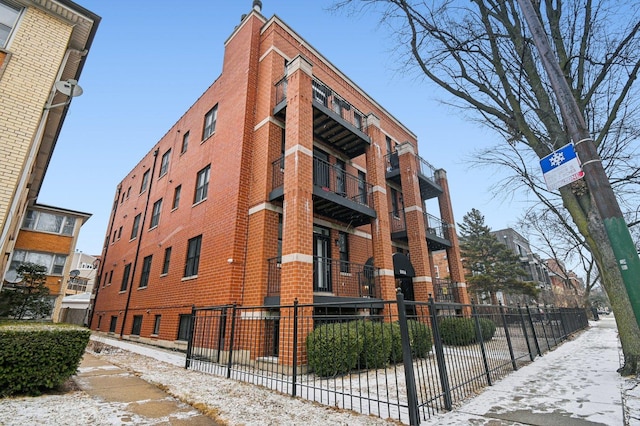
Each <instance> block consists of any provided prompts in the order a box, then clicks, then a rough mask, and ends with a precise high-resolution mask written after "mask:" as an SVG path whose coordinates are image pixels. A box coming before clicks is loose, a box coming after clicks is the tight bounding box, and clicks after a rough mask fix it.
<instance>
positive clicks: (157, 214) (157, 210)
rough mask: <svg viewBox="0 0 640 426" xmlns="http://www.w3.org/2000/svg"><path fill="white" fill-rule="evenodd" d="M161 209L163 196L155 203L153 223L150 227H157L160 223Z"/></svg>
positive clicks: (152, 214) (152, 216)
mask: <svg viewBox="0 0 640 426" xmlns="http://www.w3.org/2000/svg"><path fill="white" fill-rule="evenodd" d="M160 210H162V198H160V199H159V200H158V201H156V202H155V203H153V212H152V213H151V223H149V229H151V228H155V227H156V226H158V223H160Z"/></svg>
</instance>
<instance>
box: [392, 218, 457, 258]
mask: <svg viewBox="0 0 640 426" xmlns="http://www.w3.org/2000/svg"><path fill="white" fill-rule="evenodd" d="M424 227H425V231H426V237H427V247H428V248H429V250H431V251H436V250H443V249H447V248H449V247H451V241H450V240H449V224H448V223H445V222H443V221H442V220H440V218H437V217H435V216H433V215H431V214H429V213H426V212H424ZM389 228H390V229H391V239H392V240H401V241H407V240H408V237H407V224H406V221H405V215H404V211H398V212H391V213H389Z"/></svg>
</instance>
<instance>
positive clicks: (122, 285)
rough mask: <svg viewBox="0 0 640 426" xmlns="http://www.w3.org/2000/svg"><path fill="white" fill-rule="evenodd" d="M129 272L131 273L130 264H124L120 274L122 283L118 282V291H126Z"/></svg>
mask: <svg viewBox="0 0 640 426" xmlns="http://www.w3.org/2000/svg"><path fill="white" fill-rule="evenodd" d="M129 274H131V264H130V263H127V264H126V265H124V272H123V274H122V283H120V291H126V290H127V286H128V285H129Z"/></svg>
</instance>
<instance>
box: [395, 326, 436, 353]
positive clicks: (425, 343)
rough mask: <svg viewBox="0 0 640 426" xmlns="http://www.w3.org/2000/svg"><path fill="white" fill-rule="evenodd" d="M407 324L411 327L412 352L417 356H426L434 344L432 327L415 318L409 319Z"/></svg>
mask: <svg viewBox="0 0 640 426" xmlns="http://www.w3.org/2000/svg"><path fill="white" fill-rule="evenodd" d="M407 325H408V327H409V342H410V344H411V353H412V354H413V356H414V357H416V358H426V357H427V355H429V352H430V351H431V347H432V346H433V338H432V336H431V329H430V328H429V326H428V325H426V324H423V323H421V322H420V321H415V320H409V321H407ZM401 356H402V355H401Z"/></svg>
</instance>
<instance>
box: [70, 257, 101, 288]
mask: <svg viewBox="0 0 640 426" xmlns="http://www.w3.org/2000/svg"><path fill="white" fill-rule="evenodd" d="M98 265H99V257H96V256H92V255H90V254H86V253H83V252H81V251H76V252H75V253H73V257H72V259H71V269H70V271H69V275H68V278H67V285H66V287H65V289H64V294H65V295H66V296H71V295H74V294H78V293H91V291H92V290H93V285H94V284H95V281H96V273H97V271H98Z"/></svg>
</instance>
